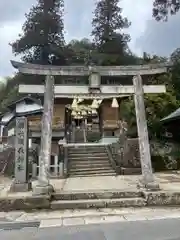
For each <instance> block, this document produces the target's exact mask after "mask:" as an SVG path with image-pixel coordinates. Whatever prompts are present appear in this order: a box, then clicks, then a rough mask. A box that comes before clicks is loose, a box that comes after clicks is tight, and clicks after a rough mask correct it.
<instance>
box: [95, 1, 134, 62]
mask: <svg viewBox="0 0 180 240" xmlns="http://www.w3.org/2000/svg"><path fill="white" fill-rule="evenodd" d="M129 25H130V23H129V21H128V20H127V18H123V16H122V9H121V8H120V7H119V0H99V1H97V2H96V8H95V11H94V18H93V20H92V27H93V30H92V36H93V38H94V43H95V45H96V47H97V48H98V50H99V52H100V53H101V54H103V55H101V56H103V58H104V59H103V60H102V61H103V62H104V64H112V65H113V64H115V65H116V64H117V63H119V64H122V62H123V60H122V56H123V55H124V54H125V52H126V50H127V43H128V42H129V41H130V36H129V35H128V34H125V33H123V29H124V28H128V27H129ZM106 54H107V55H108V56H107V55H106ZM120 56H121V57H120ZM120 58H121V59H120Z"/></svg>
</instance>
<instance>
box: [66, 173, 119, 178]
mask: <svg viewBox="0 0 180 240" xmlns="http://www.w3.org/2000/svg"><path fill="white" fill-rule="evenodd" d="M116 175H117V174H116V173H115V172H114V173H92V174H86V173H85V174H81V173H78V174H70V175H69V177H71V178H77V177H80V178H86V177H99V176H101V177H103V176H116Z"/></svg>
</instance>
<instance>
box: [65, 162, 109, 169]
mask: <svg viewBox="0 0 180 240" xmlns="http://www.w3.org/2000/svg"><path fill="white" fill-rule="evenodd" d="M68 166H69V167H70V168H71V167H73V168H84V167H91V168H96V167H97V168H98V167H102V166H103V167H112V166H111V163H110V162H109V161H104V162H93V163H92V162H88V161H83V162H82V161H81V162H69V165H68Z"/></svg>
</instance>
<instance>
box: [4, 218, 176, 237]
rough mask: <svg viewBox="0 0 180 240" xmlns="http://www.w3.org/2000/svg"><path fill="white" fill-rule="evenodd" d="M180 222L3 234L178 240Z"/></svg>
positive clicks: (130, 223)
mask: <svg viewBox="0 0 180 240" xmlns="http://www.w3.org/2000/svg"><path fill="white" fill-rule="evenodd" d="M179 226H180V219H166V220H152V221H148V220H144V221H135V222H131V221H124V222H117V223H106V224H92V225H81V226H66V227H51V228H43V229H38V228H24V229H21V230H8V231H4V230H2V231H0V239H3V240H14V239H19V240H24V239H27V240H33V239H37V240H49V239H52V240H59V239H62V240H71V239H72V240H85V239H86V240H96V239H97V240H119V239H121V240H131V239H133V240H179V239H180V227H179Z"/></svg>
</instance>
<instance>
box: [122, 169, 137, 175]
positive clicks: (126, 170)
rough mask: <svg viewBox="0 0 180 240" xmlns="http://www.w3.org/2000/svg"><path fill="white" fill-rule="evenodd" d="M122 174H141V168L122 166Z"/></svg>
mask: <svg viewBox="0 0 180 240" xmlns="http://www.w3.org/2000/svg"><path fill="white" fill-rule="evenodd" d="M121 174H122V175H133V174H134V175H136V174H141V168H135V167H134V168H125V167H121Z"/></svg>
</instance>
